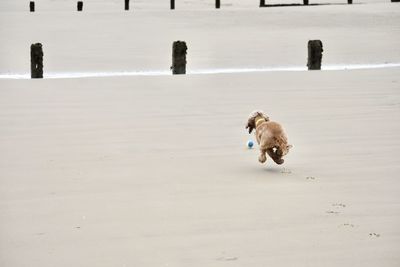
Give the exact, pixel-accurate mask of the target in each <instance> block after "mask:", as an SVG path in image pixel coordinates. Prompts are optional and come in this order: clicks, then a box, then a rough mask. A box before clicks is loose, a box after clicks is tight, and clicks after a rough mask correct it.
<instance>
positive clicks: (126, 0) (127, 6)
mask: <svg viewBox="0 0 400 267" xmlns="http://www.w3.org/2000/svg"><path fill="white" fill-rule="evenodd" d="M125 10H129V0H125Z"/></svg>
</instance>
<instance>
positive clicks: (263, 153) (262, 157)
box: [258, 148, 267, 163]
mask: <svg viewBox="0 0 400 267" xmlns="http://www.w3.org/2000/svg"><path fill="white" fill-rule="evenodd" d="M266 152H267V151H266V150H265V149H261V148H260V156H259V157H258V161H259V162H261V163H264V162H266V161H267V156H266V155H265V153H266Z"/></svg>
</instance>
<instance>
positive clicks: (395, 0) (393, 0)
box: [392, 0, 400, 3]
mask: <svg viewBox="0 0 400 267" xmlns="http://www.w3.org/2000/svg"><path fill="white" fill-rule="evenodd" d="M394 2H400V0H392V3H394Z"/></svg>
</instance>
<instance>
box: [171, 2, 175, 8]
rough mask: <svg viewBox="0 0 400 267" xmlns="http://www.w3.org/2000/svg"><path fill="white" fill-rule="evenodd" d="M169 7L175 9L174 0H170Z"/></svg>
mask: <svg viewBox="0 0 400 267" xmlns="http://www.w3.org/2000/svg"><path fill="white" fill-rule="evenodd" d="M171 9H175V0H171Z"/></svg>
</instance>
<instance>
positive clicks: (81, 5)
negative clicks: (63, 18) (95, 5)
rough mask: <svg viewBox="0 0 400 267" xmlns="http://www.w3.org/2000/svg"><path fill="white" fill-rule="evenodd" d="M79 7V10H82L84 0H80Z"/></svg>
mask: <svg viewBox="0 0 400 267" xmlns="http://www.w3.org/2000/svg"><path fill="white" fill-rule="evenodd" d="M77 8H78V11H82V9H83V2H82V1H78V3H77Z"/></svg>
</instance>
